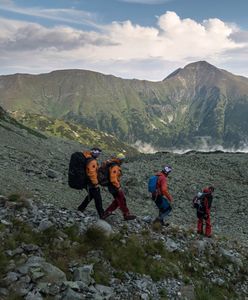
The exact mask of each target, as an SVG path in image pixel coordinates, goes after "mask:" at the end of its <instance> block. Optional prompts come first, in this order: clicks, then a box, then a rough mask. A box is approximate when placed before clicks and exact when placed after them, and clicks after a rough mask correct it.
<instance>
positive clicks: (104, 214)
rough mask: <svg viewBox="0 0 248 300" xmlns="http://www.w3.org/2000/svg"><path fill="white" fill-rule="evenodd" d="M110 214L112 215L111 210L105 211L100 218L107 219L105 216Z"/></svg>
mask: <svg viewBox="0 0 248 300" xmlns="http://www.w3.org/2000/svg"><path fill="white" fill-rule="evenodd" d="M110 215H112V213H111V212H109V211H105V212H104V213H103V215H102V217H101V219H102V220H105V219H107V217H109V216H110Z"/></svg>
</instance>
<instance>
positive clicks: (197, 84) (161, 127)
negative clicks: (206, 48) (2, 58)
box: [0, 62, 248, 149]
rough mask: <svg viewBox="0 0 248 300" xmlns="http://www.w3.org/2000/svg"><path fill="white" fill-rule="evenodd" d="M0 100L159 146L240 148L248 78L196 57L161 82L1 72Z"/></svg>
mask: <svg viewBox="0 0 248 300" xmlns="http://www.w3.org/2000/svg"><path fill="white" fill-rule="evenodd" d="M0 104H1V105H2V106H3V107H4V108H5V109H8V110H11V111H16V110H18V111H22V112H29V113H30V112H31V113H37V114H42V115H47V116H50V117H55V118H63V119H65V120H71V121H74V122H78V123H81V122H82V123H83V124H85V125H87V126H89V127H91V128H95V129H98V130H102V131H104V132H107V133H110V134H113V135H115V136H116V137H118V138H120V139H121V140H123V141H126V142H128V143H130V144H133V143H135V142H136V141H142V142H146V143H150V144H152V145H153V146H156V147H157V148H160V149H161V148H164V149H165V148H166V149H168V148H173V147H181V148H190V147H191V148H196V147H199V146H200V145H201V144H202V142H203V141H207V143H208V145H210V146H211V145H213V144H218V145H223V146H224V147H235V148H239V147H242V146H243V144H244V143H246V144H247V138H248V132H247V130H248V129H247V128H248V124H247V113H248V79H247V78H245V77H241V76H235V75H233V74H231V73H229V72H227V71H224V70H221V69H218V68H216V67H214V66H213V65H210V64H208V63H207V62H196V63H192V64H189V65H187V66H186V67H185V68H183V69H179V70H177V71H175V72H174V73H172V74H171V75H170V76H168V77H167V78H165V79H164V80H163V81H161V82H149V81H140V80H124V79H121V78H116V77H114V76H111V75H103V74H100V73H96V72H91V71H84V70H63V71H54V72H51V73H49V74H41V75H29V74H15V75H8V76H0Z"/></svg>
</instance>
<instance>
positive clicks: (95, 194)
mask: <svg viewBox="0 0 248 300" xmlns="http://www.w3.org/2000/svg"><path fill="white" fill-rule="evenodd" d="M92 199H94V200H95V206H96V210H97V212H98V215H99V217H100V218H101V217H102V215H103V212H104V210H103V208H102V196H101V192H100V188H89V190H88V195H87V196H86V197H85V199H84V201H83V202H82V203H81V204H80V205H79V207H78V210H80V211H82V212H83V211H84V210H85V208H86V207H87V206H88V204H89V203H90V201H91V200H92Z"/></svg>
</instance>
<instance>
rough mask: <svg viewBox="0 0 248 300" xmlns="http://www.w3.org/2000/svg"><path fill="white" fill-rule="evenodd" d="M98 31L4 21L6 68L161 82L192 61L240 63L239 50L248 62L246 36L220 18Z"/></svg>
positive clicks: (1, 43) (1, 50)
mask: <svg viewBox="0 0 248 300" xmlns="http://www.w3.org/2000/svg"><path fill="white" fill-rule="evenodd" d="M97 27H98V30H97V31H93V30H92V31H84V30H79V29H74V28H72V27H69V26H56V27H52V28H46V27H44V26H42V25H39V24H35V23H31V22H21V21H13V20H7V19H3V18H2V19H0V28H1V29H0V65H1V70H2V72H5V73H12V72H24V71H25V72H31V73H39V72H46V71H51V70H52V69H66V68H82V69H92V70H95V71H99V72H103V73H111V74H113V75H116V76H121V77H124V78H140V79H149V80H161V79H163V78H164V77H166V75H168V73H170V72H171V71H173V70H174V69H176V68H178V67H182V66H183V65H184V64H186V63H188V62H192V61H197V60H207V61H209V62H211V63H213V64H217V66H218V64H221V66H222V67H223V65H224V64H225V62H226V61H229V62H230V60H233V61H237V60H238V58H237V56H236V55H235V53H237V52H238V53H239V57H242V58H243V61H244V63H243V67H244V65H245V64H247V60H246V59H245V56H246V55H247V51H248V38H247V35H248V34H247V32H244V31H243V32H242V31H241V30H240V29H239V28H238V27H237V26H234V25H233V24H227V23H224V22H223V21H221V20H219V19H208V20H204V21H203V22H201V23H199V22H196V21H195V20H192V19H181V18H180V17H179V16H178V15H177V14H176V13H175V12H170V11H168V12H166V13H165V14H163V15H161V16H159V17H157V26H154V27H145V26H141V25H138V24H133V23H131V22H130V21H125V22H113V23H111V24H108V25H106V26H101V27H100V26H98V25H97ZM30 57H32V58H33V61H35V62H36V63H35V64H34V63H33V62H31V60H30V59H29V58H30ZM239 65H241V64H240V63H237V65H236V66H237V68H238V66H239ZM14 70H15V71H14ZM246 70H247V65H246ZM230 71H232V70H230ZM236 73H238V72H236ZM243 75H245V74H243ZM246 75H248V74H246Z"/></svg>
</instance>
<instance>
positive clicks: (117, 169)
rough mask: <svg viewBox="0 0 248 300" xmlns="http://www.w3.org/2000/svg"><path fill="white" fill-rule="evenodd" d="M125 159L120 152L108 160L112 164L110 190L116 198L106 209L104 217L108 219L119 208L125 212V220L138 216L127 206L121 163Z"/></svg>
mask: <svg viewBox="0 0 248 300" xmlns="http://www.w3.org/2000/svg"><path fill="white" fill-rule="evenodd" d="M124 159H125V155H124V154H122V153H119V154H118V155H117V156H116V157H115V158H113V159H111V160H109V161H108V163H109V164H110V167H109V182H110V183H109V185H108V190H109V192H110V194H111V195H112V196H113V198H114V200H113V202H112V203H111V204H110V205H109V207H108V208H107V209H106V210H105V212H104V215H103V219H106V218H107V217H108V216H110V215H111V214H112V212H113V211H114V210H116V209H117V208H119V209H120V210H121V212H122V214H123V217H124V220H127V221H128V220H133V219H135V218H136V216H135V215H131V214H130V212H129V209H128V207H127V201H126V197H125V194H124V192H123V190H122V188H121V176H122V170H121V164H122V163H123V161H124Z"/></svg>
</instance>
